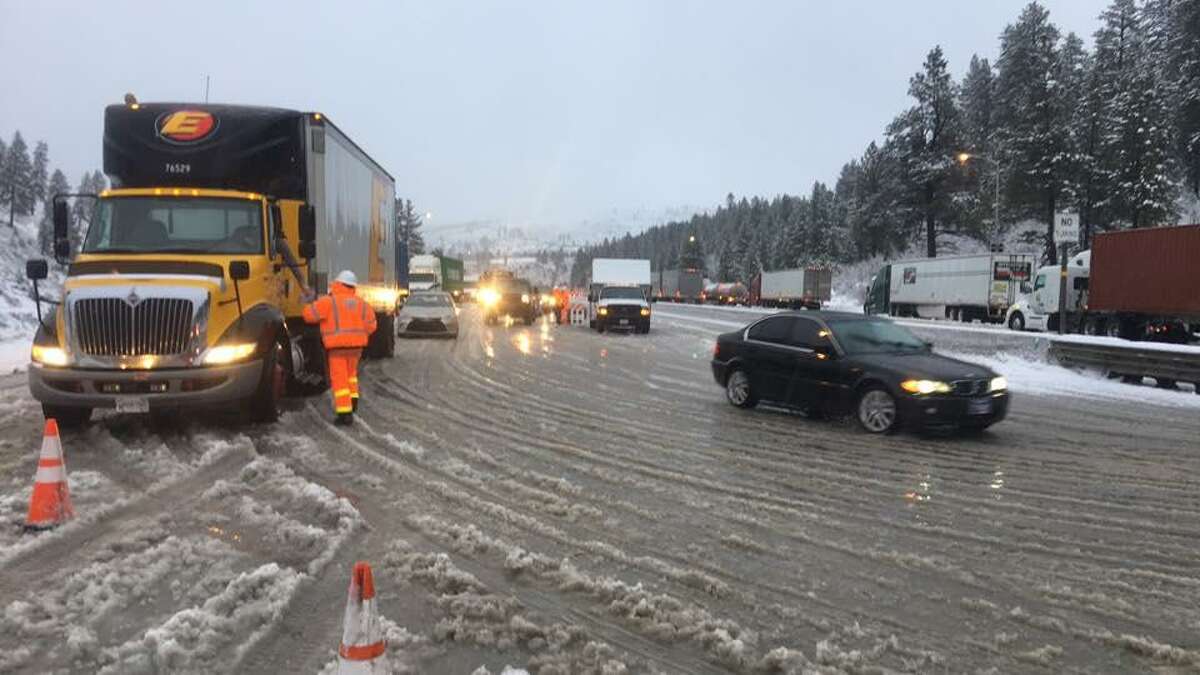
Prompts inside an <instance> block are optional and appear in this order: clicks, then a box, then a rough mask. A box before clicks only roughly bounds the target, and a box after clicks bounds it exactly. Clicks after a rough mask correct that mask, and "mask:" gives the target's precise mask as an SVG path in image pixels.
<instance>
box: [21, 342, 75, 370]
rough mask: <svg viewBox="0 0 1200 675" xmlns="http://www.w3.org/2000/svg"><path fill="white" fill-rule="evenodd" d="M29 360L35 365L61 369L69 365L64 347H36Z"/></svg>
mask: <svg viewBox="0 0 1200 675" xmlns="http://www.w3.org/2000/svg"><path fill="white" fill-rule="evenodd" d="M29 358H30V359H32V360H33V361H34V363H40V364H42V365H44V366H57V367H60V368H61V367H62V366H65V365H67V362H68V361H69V359H68V358H67V352H66V350H64V349H63V348H62V347H50V346H47V345H34V346H33V350H32V351H31V352H30V353H29Z"/></svg>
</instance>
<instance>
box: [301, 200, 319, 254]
mask: <svg viewBox="0 0 1200 675" xmlns="http://www.w3.org/2000/svg"><path fill="white" fill-rule="evenodd" d="M299 230H300V247H299V248H300V257H301V258H305V259H308V260H311V259H313V258H315V257H317V211H316V209H314V208H313V206H312V204H302V205H301V206H300V227H299Z"/></svg>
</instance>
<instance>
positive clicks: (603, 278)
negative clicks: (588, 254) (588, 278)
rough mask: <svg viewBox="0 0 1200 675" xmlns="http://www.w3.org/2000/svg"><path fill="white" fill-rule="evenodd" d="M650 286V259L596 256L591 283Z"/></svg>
mask: <svg viewBox="0 0 1200 675" xmlns="http://www.w3.org/2000/svg"><path fill="white" fill-rule="evenodd" d="M596 284H602V285H605V286H647V287H649V286H650V261H649V260H639V259H633V258H596V259H595V260H593V261H592V285H593V286H594V285H596Z"/></svg>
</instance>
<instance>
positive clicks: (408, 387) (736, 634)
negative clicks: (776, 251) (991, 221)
mask: <svg viewBox="0 0 1200 675" xmlns="http://www.w3.org/2000/svg"><path fill="white" fill-rule="evenodd" d="M672 315H674V316H672ZM749 318H750V317H746V316H744V315H742V316H738V315H735V314H732V313H723V314H719V313H716V312H714V311H709V310H702V309H690V308H661V311H659V312H658V315H657V316H656V319H655V326H654V331H653V332H652V333H651V334H650V335H649V336H619V335H596V334H594V333H591V332H589V331H586V330H584V329H579V328H558V327H554V326H551V325H546V324H540V325H537V326H534V327H530V328H525V327H516V326H514V327H510V328H505V327H502V326H501V327H494V328H485V327H483V326H481V325H480V324H479V322H478V321H477V320H476V317H475V315H474V312H473V311H472V310H468V311H467V312H466V313H464V334H463V335H462V336H461V338H460V339H459V340H458V341H457V342H455V341H436V340H435V341H405V342H401V343H400V344H399V346H398V356H397V358H396V359H394V360H392V361H389V362H370V363H368V364H367V365H366V367H365V372H364V373H363V377H362V380H363V383H364V387H365V392H364V397H365V398H364V401H363V408H362V411H361V413H362V414H361V420H360V423H359V424H357V425H356V426H355V427H353V428H350V429H343V428H339V427H334V426H333V425H331V424H330V418H331V415H330V413H329V410H328V407H327V403H326V401H325V400H324V399H312V400H309V401H298V402H296V403H295V405H294V409H293V410H292V411H290V412H289V413H288V414H287V415H286V417H285V419H284V421H283V423H281V424H279V425H277V426H276V427H272V428H264V427H255V426H238V425H233V424H231V423H230V422H229V421H228V420H220V419H212V420H193V421H189V422H185V423H182V427H180V428H173V427H172V428H161V427H154V426H150V425H149V424H148V422H147V421H145V420H141V419H136V418H119V417H114V416H108V417H105V418H103V419H101V420H100V421H99V423H97V424H95V425H94V426H93V427H92V428H91V429H90V430H88V431H86V432H84V433H81V434H68V435H67V436H66V437H65V438H64V442H65V444H66V449H67V465H68V470H69V472H70V475H71V478H72V489H73V491H74V494H75V498H76V505H77V510H78V511H79V512H80V513H81V518H80V520H79V521H78V522H76V523H75V524H72V525H70V526H68V527H66V528H63V529H61V530H59V531H57V532H54V533H52V534H49V535H41V536H39V537H30V536H26V535H21V534H20V530H19V521H20V520H21V518H22V516H23V515H24V505H25V501H24V500H25V499H27V497H28V492H29V487H30V486H29V482H30V480H31V478H32V476H33V474H34V466H35V461H36V459H35V457H36V452H35V449H36V448H37V446H38V442H39V434H40V430H41V429H40V419H39V418H38V416H37V415H36V410H35V407H34V404H33V403H32V402H31V401H29V399H28V395H27V392H26V390H25V388H24V384H23V380H22V378H21V377H20V376H10V377H7V378H4V379H0V428H3V430H4V432H5V433H4V434H2V438H0V517H2V519H3V527H2V528H0V530H2V531H0V546H2V547H3V548H2V549H0V672H10V671H13V672H46V671H51V670H57V671H65V672H89V673H90V672H96V671H107V672H225V671H242V672H288V673H303V672H310V673H315V672H320V671H321V670H322V669H328V667H329V664H330V662H331V660H332V659H333V656H334V654H335V649H336V646H337V643H338V639H339V636H340V630H341V620H342V607H343V603H344V601H345V594H346V584H347V582H348V574H349V569H350V565H351V564H352V563H353V562H354V561H355V560H367V561H370V562H372V563H373V564H374V566H375V571H376V585H377V589H378V592H379V595H378V600H379V607H380V609H381V611H382V613H383V615H384V616H385V617H386V619H387V621H388V623H387V624H386V627H387V631H388V635H389V658H390V659H391V660H392V665H393V668H394V669H395V671H396V672H420V673H472V672H473V671H476V669H477V668H479V667H481V666H482V667H484V668H486V669H487V670H488V671H489V672H492V673H499V672H500V671H502V670H503V669H504V667H505V666H506V665H513V666H518V667H523V668H527V669H528V670H529V671H530V672H535V673H585V672H594V673H621V672H634V673H642V672H647V673H648V672H666V673H718V672H743V673H771V672H780V673H791V672H794V673H800V672H807V671H821V672H839V671H846V672H861V671H870V670H874V669H879V670H891V671H904V672H976V671H987V670H989V669H993V670H994V671H995V672H1019V671H1027V670H1034V669H1037V668H1044V669H1046V670H1047V671H1049V672H1131V671H1134V672H1136V671H1150V670H1155V669H1157V670H1158V671H1159V672H1186V671H1188V670H1189V669H1194V668H1200V638H1198V637H1197V636H1198V635H1200V566H1197V565H1196V555H1195V551H1196V541H1197V540H1198V537H1200V448H1198V447H1197V441H1196V439H1197V438H1198V437H1200V414H1198V411H1200V408H1198V407H1197V406H1196V405H1195V401H1197V400H1198V399H1200V397H1198V396H1196V395H1195V394H1190V393H1183V392H1158V391H1154V390H1150V389H1148V388H1133V387H1126V388H1125V390H1131V391H1134V392H1139V393H1140V394H1146V395H1142V396H1139V395H1136V394H1131V395H1128V396H1124V395H1113V394H1111V392H1110V395H1100V394H1096V395H1091V394H1095V393H1096V392H1101V393H1102V389H1103V387H1102V386H1101V384H1103V385H1104V386H1123V387H1125V385H1117V384H1115V383H1113V384H1111V385H1110V384H1109V383H1103V382H1102V381H1100V380H1099V379H1098V378H1088V377H1087V376H1084V375H1072V376H1073V377H1079V378H1086V379H1085V380H1082V381H1079V382H1074V383H1070V382H1069V383H1068V384H1066V385H1060V386H1059V389H1057V390H1055V389H1047V388H1046V386H1047V385H1046V383H1047V382H1051V381H1054V382H1058V381H1060V380H1061V379H1062V378H1063V377H1067V375H1063V374H1060V373H1058V372H1053V373H1051V375H1046V372H1047V371H1046V368H1050V366H1044V365H1041V364H1037V363H1036V362H1034V361H1030V360H1028V358H1031V357H1027V356H1026V353H1025V351H1024V350H1025V349H1026V347H1022V348H1020V349H1018V348H1017V347H1015V346H1014V345H1011V344H1009V343H1007V342H1005V343H1004V344H1003V348H1002V349H1001V351H1002V352H1003V353H1002V354H1001V355H999V356H997V355H996V351H997V349H1000V347H997V346H995V343H994V341H997V340H1020V341H1022V344H1024V345H1027V346H1029V347H1027V348H1028V349H1030V350H1032V349H1034V347H1032V345H1035V343H1036V339H1030V338H1026V337H1019V338H1012V337H1011V336H1005V334H1003V333H995V332H988V333H980V332H978V331H976V332H970V331H962V332H952V331H942V333H944V334H945V335H943V336H941V337H937V338H935V341H936V342H938V345H939V348H941V349H944V350H946V351H952V352H954V353H960V354H964V355H979V356H981V357H984V358H991V359H1002V360H1011V363H1012V365H1013V367H1014V368H1016V367H1018V366H1019V367H1020V368H1023V369H1025V371H1028V374H1027V375H1024V376H1022V377H1024V378H1025V379H1027V380H1028V381H1029V386H1027V387H1025V388H1022V387H1021V386H1020V385H1016V384H1014V387H1015V389H1016V396H1015V399H1014V404H1013V409H1012V413H1011V415H1010V417H1009V419H1008V420H1007V421H1005V422H1004V423H1002V424H999V425H997V426H996V427H994V428H993V429H992V430H991V431H989V432H987V433H985V434H983V435H981V436H978V437H971V438H944V437H935V438H926V437H921V436H914V435H908V434H900V435H896V436H892V437H887V438H875V437H869V436H867V435H865V434H863V433H861V432H860V431H858V430H857V429H856V428H855V426H853V425H852V424H850V423H848V422H841V421H815V420H808V419H806V418H804V417H803V416H800V415H796V414H790V413H785V412H781V411H770V410H756V411H742V410H737V409H734V408H732V407H731V406H729V405H728V404H726V403H725V402H724V400H723V397H722V395H721V391H720V390H719V389H718V388H717V387H716V386H715V385H714V384H713V382H712V377H711V374H710V372H709V358H710V354H711V347H712V343H713V338H714V336H715V335H716V334H717V333H719V332H724V331H727V330H730V329H731V328H732V325H740V324H741V323H744V321H743V319H745V320H748V319H749ZM725 324H731V325H725ZM1000 369H1001V370H1004V367H1002V366H1001V367H1000ZM1010 370H1011V369H1010ZM1055 370H1056V371H1057V370H1059V369H1055ZM1062 373H1066V371H1062ZM1037 378H1040V379H1037ZM1014 379H1017V380H1020V379H1022V378H1014ZM1093 385H1095V392H1091V393H1089V392H1087V391H1079V389H1080V387H1090V386H1093ZM1125 390H1118V394H1120V393H1121V392H1124V391H1125ZM1104 391H1107V390H1104Z"/></svg>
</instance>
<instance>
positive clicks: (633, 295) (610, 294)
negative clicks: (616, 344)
mask: <svg viewBox="0 0 1200 675" xmlns="http://www.w3.org/2000/svg"><path fill="white" fill-rule="evenodd" d="M592 307H593V319H592V326H593V327H594V328H595V329H596V330H597V331H599V332H601V333H603V332H604V331H606V330H628V331H632V332H634V333H649V332H650V303H649V302H647V300H646V294H645V291H644V290H643V289H642V287H641V286H608V285H601V286H599V287H598V288H596V289H594V290H593V301H592Z"/></svg>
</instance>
